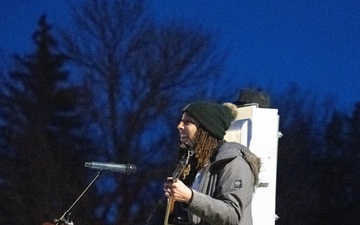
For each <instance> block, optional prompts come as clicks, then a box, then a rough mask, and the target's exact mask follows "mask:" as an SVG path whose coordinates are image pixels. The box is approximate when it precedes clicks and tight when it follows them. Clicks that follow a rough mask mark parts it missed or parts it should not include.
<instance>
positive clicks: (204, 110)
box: [182, 101, 237, 140]
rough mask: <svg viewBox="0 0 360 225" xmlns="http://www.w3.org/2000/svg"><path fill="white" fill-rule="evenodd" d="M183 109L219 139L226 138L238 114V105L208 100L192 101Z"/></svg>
mask: <svg viewBox="0 0 360 225" xmlns="http://www.w3.org/2000/svg"><path fill="white" fill-rule="evenodd" d="M182 111H183V112H187V113H189V114H190V115H191V116H192V117H194V118H195V119H196V120H197V121H198V122H199V123H200V126H201V127H202V128H203V129H204V130H206V131H208V132H209V133H210V134H211V135H213V136H214V137H215V138H217V139H219V140H222V139H223V138H224V135H225V132H226V131H227V129H229V127H230V125H231V122H232V121H233V120H234V119H235V118H236V115H237V107H236V106H235V105H234V104H232V103H224V104H223V105H222V104H218V103H215V102H208V101H199V102H193V103H190V104H189V105H187V106H186V107H185V108H184V109H183V110H182Z"/></svg>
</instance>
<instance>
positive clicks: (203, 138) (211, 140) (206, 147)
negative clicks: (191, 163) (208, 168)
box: [194, 126, 222, 169]
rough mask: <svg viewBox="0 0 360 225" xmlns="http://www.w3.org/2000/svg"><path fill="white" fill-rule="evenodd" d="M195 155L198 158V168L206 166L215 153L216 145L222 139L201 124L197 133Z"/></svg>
mask: <svg viewBox="0 0 360 225" xmlns="http://www.w3.org/2000/svg"><path fill="white" fill-rule="evenodd" d="M194 142H195V157H196V158H197V166H196V168H197V169H201V168H203V167H205V165H206V164H207V163H209V160H210V158H211V156H212V154H213V153H214V150H215V149H216V147H218V145H219V143H221V142H222V140H219V139H217V138H215V137H214V136H212V135H211V134H210V133H209V132H207V131H206V130H204V129H203V128H202V127H201V126H199V127H198V130H197V131H196V134H195V141H194Z"/></svg>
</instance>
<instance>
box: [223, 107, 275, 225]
mask: <svg viewBox="0 0 360 225" xmlns="http://www.w3.org/2000/svg"><path fill="white" fill-rule="evenodd" d="M280 136H281V133H280V132H279V115H278V110H277V109H269V108H258V107H257V105H247V106H244V107H240V108H238V115H237V118H236V119H235V121H234V122H233V123H232V125H231V126H230V128H229V130H228V131H227V132H226V135H225V140H227V141H234V142H239V143H241V144H243V145H245V146H247V147H248V148H249V149H250V150H251V151H252V152H253V153H255V154H256V155H257V156H258V157H260V158H261V162H262V166H261V171H260V184H259V187H258V188H257V189H256V190H255V194H254V198H253V202H252V213H253V222H254V225H274V224H275V220H276V219H277V215H276V212H275V198H276V196H275V195H276V167H277V147H278V138H279V137H280Z"/></svg>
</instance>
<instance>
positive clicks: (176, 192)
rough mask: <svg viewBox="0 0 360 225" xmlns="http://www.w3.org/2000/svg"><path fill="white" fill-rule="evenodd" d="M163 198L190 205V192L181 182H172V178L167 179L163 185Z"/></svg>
mask: <svg viewBox="0 0 360 225" xmlns="http://www.w3.org/2000/svg"><path fill="white" fill-rule="evenodd" d="M164 192H165V196H166V197H168V198H170V197H171V198H173V199H174V200H175V201H177V202H185V203H188V204H189V203H190V200H191V197H192V190H191V189H190V188H189V187H188V186H186V185H185V184H184V183H183V182H182V181H181V180H176V181H175V182H173V178H172V177H168V178H167V180H166V182H165V183H164Z"/></svg>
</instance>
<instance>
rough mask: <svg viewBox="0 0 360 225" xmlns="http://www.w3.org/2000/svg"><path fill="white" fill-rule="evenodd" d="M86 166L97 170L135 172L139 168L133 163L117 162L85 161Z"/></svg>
mask: <svg viewBox="0 0 360 225" xmlns="http://www.w3.org/2000/svg"><path fill="white" fill-rule="evenodd" d="M85 167H89V168H91V169H96V170H107V171H112V172H119V173H126V174H127V175H129V174H135V173H136V171H137V168H136V166H135V165H132V164H115V163H102V162H85Z"/></svg>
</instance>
